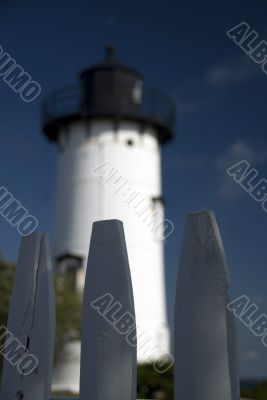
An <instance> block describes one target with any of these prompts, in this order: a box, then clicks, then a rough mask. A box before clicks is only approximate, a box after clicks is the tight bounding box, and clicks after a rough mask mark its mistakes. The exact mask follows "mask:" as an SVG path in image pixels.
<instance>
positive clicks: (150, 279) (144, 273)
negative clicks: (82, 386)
mask: <svg viewBox="0 0 267 400" xmlns="http://www.w3.org/2000/svg"><path fill="white" fill-rule="evenodd" d="M115 128H116V129H115ZM58 142H59V143H58V145H59V172H58V182H57V203H56V210H55V231H54V241H53V244H54V245H53V254H54V256H55V257H59V256H62V255H64V254H68V255H74V256H78V257H82V259H83V267H84V268H86V261H87V256H88V249H89V242H90V236H91V227H92V223H93V222H94V221H97V220H103V219H119V220H121V221H123V224H124V229H125V237H126V243H127V249H128V255H129V262H130V268H131V275H132V282H133V290H134V300H135V309H136V319H137V326H138V327H139V328H138V334H139V335H140V338H139V341H138V343H139V345H138V361H146V360H148V359H153V360H155V359H156V358H158V357H160V356H161V355H162V354H164V353H166V352H168V351H169V333H168V327H167V318H166V304H165V303H166V302H165V298H166V296H165V284H164V254H163V241H162V237H161V229H160V226H162V221H163V206H162V203H161V201H160V197H161V157H160V145H159V143H158V139H157V137H156V133H155V131H154V130H153V129H152V128H148V127H147V128H144V129H143V130H142V131H140V124H138V123H135V122H120V123H119V124H118V125H117V126H116V127H115V126H114V122H113V121H112V120H110V121H109V120H95V121H91V122H90V123H86V122H85V121H82V120H81V121H77V122H73V123H72V124H70V125H68V126H66V127H65V128H64V130H61V132H60V133H59V139H58ZM138 203H139V205H138ZM156 226H158V227H159V228H158V229H157V231H156V232H155V229H154V230H153V228H155V227H156ZM145 338H146V339H147V340H148V342H147V344H144V345H143V346H142V348H141V344H142V343H143V342H144V341H145ZM152 349H153V350H152Z"/></svg>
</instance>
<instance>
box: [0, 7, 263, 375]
mask: <svg viewBox="0 0 267 400" xmlns="http://www.w3.org/2000/svg"><path fill="white" fill-rule="evenodd" d="M266 11H267V3H266V2H265V1H263V0H254V1H241V0H238V1H235V2H234V3H233V2H232V1H229V0H227V1H224V2H221V3H218V2H214V1H205V0H204V1H202V2H201V3H200V2H198V1H197V0H195V1H192V0H189V1H184V2H177V1H172V0H171V1H166V2H155V1H153V2H152V1H151V0H147V1H145V2H143V1H142V2H141V1H139V0H137V1H135V2H125V1H121V0H118V1H106V0H104V1H91V2H89V1H83V0H76V1H68V2H66V1H62V0H58V1H56V2H55V1H51V0H46V1H42V0H41V1H38V2H36V1H32V0H25V1H24V2H23V4H22V2H19V1H18V0H13V1H12V2H10V1H7V0H4V1H1V4H0V37H1V39H0V45H1V46H2V47H3V48H4V50H6V51H8V52H9V53H10V55H11V56H12V57H13V58H14V59H15V60H16V61H17V62H18V63H19V64H20V65H22V66H23V68H24V69H25V70H26V71H27V72H28V73H29V74H30V75H31V76H32V78H33V79H34V80H36V81H38V82H39V83H40V84H41V86H42V94H41V96H40V97H39V98H38V99H37V100H36V101H35V102H33V103H24V102H23V101H22V100H21V98H20V97H19V96H18V95H16V94H15V93H14V92H13V91H12V90H11V89H10V88H9V87H8V86H7V85H6V84H5V83H4V82H3V81H2V80H1V79H0V106H1V118H0V139H1V157H0V183H1V185H4V186H6V187H7V188H8V189H9V190H10V191H11V192H12V193H14V195H15V196H16V197H17V198H18V199H19V200H20V201H21V202H22V203H23V204H24V205H25V206H26V207H27V208H28V209H29V210H30V211H31V212H32V213H33V214H34V215H36V216H37V217H38V219H39V222H40V229H41V230H42V231H45V232H48V233H49V234H50V233H51V227H52V215H53V200H54V197H53V193H54V184H55V174H56V158H57V152H56V147H55V146H53V145H52V144H51V143H48V142H47V140H46V139H45V137H44V136H43V135H42V133H41V101H42V99H43V97H44V96H45V95H46V94H47V93H49V92H50V91H51V90H52V89H54V88H55V87H58V86H62V85H63V86H64V85H68V84H72V83H74V82H75V80H76V78H77V74H78V72H79V71H80V70H81V69H84V68H85V67H87V66H89V65H91V64H93V63H95V62H98V61H99V60H101V59H102V58H103V51H104V48H105V46H106V45H107V44H108V43H113V44H115V46H116V47H117V49H118V54H119V58H120V59H121V60H123V61H124V62H126V63H128V64H129V65H131V66H134V67H136V68H137V69H138V70H139V71H141V72H142V74H143V75H144V77H145V79H146V82H148V83H149V84H153V85H154V86H156V87H158V88H159V89H161V90H162V91H165V92H167V93H168V94H169V95H171V96H172V97H173V98H174V99H175V100H176V102H177V106H178V115H177V127H176V139H175V141H174V142H172V143H170V144H168V145H166V146H165V147H164V148H163V149H162V158H163V183H164V196H165V199H166V214H167V218H169V219H171V220H172V221H173V222H174V224H175V227H176V229H175V233H174V234H173V235H172V236H171V237H170V238H169V239H168V240H167V243H166V246H165V251H166V279H167V292H168V306H169V307H168V308H169V315H170V320H172V310H173V299H174V290H175V277H176V273H177V267H178V255H179V251H178V249H179V248H180V244H181V238H182V231H183V226H184V220H185V215H186V213H187V212H189V211H192V210H193V211H194V210H201V209H212V210H214V211H215V213H216V216H217V220H218V223H219V226H220V230H221V234H222V237H223V241H224V246H225V250H226V254H227V256H228V261H229V265H230V273H231V280H232V289H231V292H232V295H233V297H238V296H240V295H242V294H246V295H247V296H249V297H250V298H252V299H253V300H254V301H255V302H257V303H258V304H259V306H260V309H261V310H262V312H265V313H267V299H266V294H267V293H266V292H267V290H266V281H267V268H266V267H267V266H266V259H267V246H266V236H267V214H266V213H265V212H264V211H263V210H262V208H261V207H260V204H259V203H256V202H255V201H254V200H253V199H252V198H251V197H250V196H249V195H248V194H247V193H246V192H245V191H244V190H243V189H242V188H240V187H239V186H238V185H237V184H236V183H235V182H233V181H232V180H231V178H230V177H228V175H227V174H226V169H227V168H228V167H229V166H231V165H232V164H234V163H235V162H238V161H240V160H241V159H246V160H248V161H249V162H250V163H251V166H252V167H254V168H256V169H257V170H258V171H259V174H260V176H261V177H262V178H267V148H266V126H267V113H266V94H267V90H266V89H267V75H265V74H264V73H263V72H262V70H261V67H260V65H258V64H255V63H254V62H253V61H252V60H251V59H250V58H249V57H248V56H247V55H246V54H245V53H244V52H242V50H241V49H240V48H239V47H238V46H237V45H235V44H234V43H233V42H232V41H231V40H230V39H229V38H228V36H227V35H226V31H227V30H228V29H230V28H232V27H233V26H235V25H237V24H238V23H240V22H241V21H246V22H247V23H248V24H249V25H250V26H251V27H252V28H253V29H254V30H256V31H257V32H258V34H259V36H260V37H261V38H262V39H263V40H267V29H266ZM0 235H1V243H0V249H1V252H2V254H3V255H4V256H5V257H7V258H9V259H13V260H14V259H16V255H17V250H18V245H19V239H20V238H19V236H18V234H17V232H16V230H14V229H12V228H11V227H10V226H9V225H8V224H7V223H6V222H5V220H3V219H1V220H0ZM171 324H172V323H171ZM239 333H240V361H241V376H243V377H251V376H252V377H255V376H256V377H262V376H265V377H266V376H267V349H266V348H264V347H263V346H262V345H261V343H260V340H259V339H258V338H256V337H254V336H253V335H252V333H251V332H250V331H249V330H247V329H246V328H243V327H242V326H241V325H239Z"/></svg>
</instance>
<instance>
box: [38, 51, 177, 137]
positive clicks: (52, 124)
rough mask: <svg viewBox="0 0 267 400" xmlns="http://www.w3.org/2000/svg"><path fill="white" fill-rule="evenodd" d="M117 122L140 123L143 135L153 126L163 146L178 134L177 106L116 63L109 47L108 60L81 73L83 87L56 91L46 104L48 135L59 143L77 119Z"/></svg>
mask: <svg viewBox="0 0 267 400" xmlns="http://www.w3.org/2000/svg"><path fill="white" fill-rule="evenodd" d="M81 118H82V119H86V120H92V119H97V118H101V119H103V118H104V119H113V120H114V124H115V127H116V126H118V125H117V124H118V123H119V122H120V121H122V120H131V121H136V122H138V123H140V128H141V130H140V131H141V132H142V131H143V130H144V128H145V127H146V126H152V127H153V128H155V130H156V132H157V136H158V139H159V141H160V143H163V142H166V141H167V140H169V139H171V138H172V137H173V135H174V121H175V104H174V102H173V101H172V100H171V99H169V98H167V97H165V96H164V95H162V94H160V93H159V92H158V91H156V90H154V89H151V88H150V89H146V88H144V85H143V78H142V76H141V75H140V74H139V73H138V72H137V71H135V70H134V69H132V68H130V67H128V66H126V65H124V64H121V63H119V62H118V61H116V58H115V54H114V49H113V48H112V47H108V48H107V50H106V59H105V60H104V61H103V62H102V63H100V64H97V65H95V66H93V67H91V68H89V69H87V70H85V71H83V72H82V73H81V74H80V83H79V85H76V86H72V87H67V88H64V89H60V90H56V91H54V92H53V93H51V95H50V96H48V97H47V98H46V100H45V102H44V125H43V129H44V132H45V134H46V135H47V137H48V138H49V139H50V140H54V141H56V140H57V136H58V132H59V130H60V129H61V128H62V126H64V125H66V124H68V123H70V122H72V121H74V120H77V119H81Z"/></svg>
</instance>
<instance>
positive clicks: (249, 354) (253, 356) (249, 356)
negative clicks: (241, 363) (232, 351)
mask: <svg viewBox="0 0 267 400" xmlns="http://www.w3.org/2000/svg"><path fill="white" fill-rule="evenodd" d="M243 357H244V359H245V360H247V361H255V360H258V359H259V358H260V353H259V352H258V351H255V350H248V351H246V352H245V353H244V355H243Z"/></svg>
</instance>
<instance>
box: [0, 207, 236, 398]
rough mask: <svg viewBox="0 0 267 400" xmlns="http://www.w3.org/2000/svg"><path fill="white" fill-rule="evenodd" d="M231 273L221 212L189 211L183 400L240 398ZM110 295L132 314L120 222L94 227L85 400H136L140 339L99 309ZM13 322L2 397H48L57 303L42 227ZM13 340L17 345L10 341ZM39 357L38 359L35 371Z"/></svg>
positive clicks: (182, 285)
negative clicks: (95, 304)
mask: <svg viewBox="0 0 267 400" xmlns="http://www.w3.org/2000/svg"><path fill="white" fill-rule="evenodd" d="M227 274H228V273H227V266H226V261H225V255H224V250H223V246H222V242H221V239H220V235H219V231H218V228H217V224H216V221H215V217H214V215H213V213H211V212H202V213H194V214H189V215H188V216H187V222H186V227H185V234H184V241H183V246H182V251H181V257H180V268H179V273H178V281H177V294H176V303H175V333H174V342H175V347H174V356H175V360H176V361H175V378H174V380H175V382H174V383H175V398H176V400H239V399H240V397H239V388H238V386H239V383H238V373H237V363H236V356H235V334H234V327H233V325H234V324H233V321H232V319H231V316H230V315H229V313H228V311H227V309H226V304H227V302H228V301H229V297H228V294H227V291H228V276H227ZM105 293H110V294H112V296H113V297H114V298H115V299H116V300H117V301H119V302H120V303H121V304H123V307H124V309H126V310H128V312H129V313H130V314H131V315H134V301H133V294H132V285H131V276H130V269H129V264H128V256H127V249H126V243H125V238H124V231H123V225H122V223H121V222H120V221H117V220H109V221H100V222H96V223H94V225H93V230H92V237H91V243H90V251H89V258H88V266H87V273H86V284H85V291H84V305H83V319H82V339H81V376H80V395H79V399H80V400H105V399H107V400H136V368H137V366H136V346H130V345H129V343H127V341H126V340H125V335H122V334H120V333H119V332H118V331H117V330H115V329H114V328H113V327H112V326H110V325H109V324H108V323H107V321H106V320H105V318H103V316H101V315H100V314H99V313H97V312H96V311H95V310H94V309H93V308H92V307H91V302H92V301H94V300H95V299H98V298H101V296H103V294H105ZM7 328H8V332H10V333H11V334H12V335H13V339H12V338H10V336H7V337H6V344H5V351H6V355H5V358H4V365H3V377H2V387H1V396H0V400H48V399H49V398H50V395H51V394H50V392H51V377H52V364H53V351H54V335H55V303H54V294H53V273H52V268H51V261H50V252H49V249H48V245H47V239H46V237H45V235H42V234H39V233H34V234H32V235H31V236H29V237H27V238H23V239H22V242H21V247H20V252H19V257H18V262H17V269H16V276H15V282H14V287H13V293H12V299H11V305H10V312H9V319H8V327H7ZM0 337H1V334H0ZM10 340H11V342H10ZM12 340H13V341H12ZM14 340H15V343H16V344H17V345H18V347H15V348H14V347H13V348H12V344H11V346H10V343H13V345H14ZM20 345H21V347H20ZM8 346H10V348H11V350H10V348H9V347H8ZM8 349H9V350H8ZM31 356H32V358H31ZM23 360H24V361H23ZM25 360H27V361H28V362H26V361H25ZM34 360H37V362H38V365H37V366H36V368H34V370H33V371H31V372H30V373H29V371H30V369H31V366H32V365H34V364H29V363H30V361H32V363H33V361H34Z"/></svg>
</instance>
